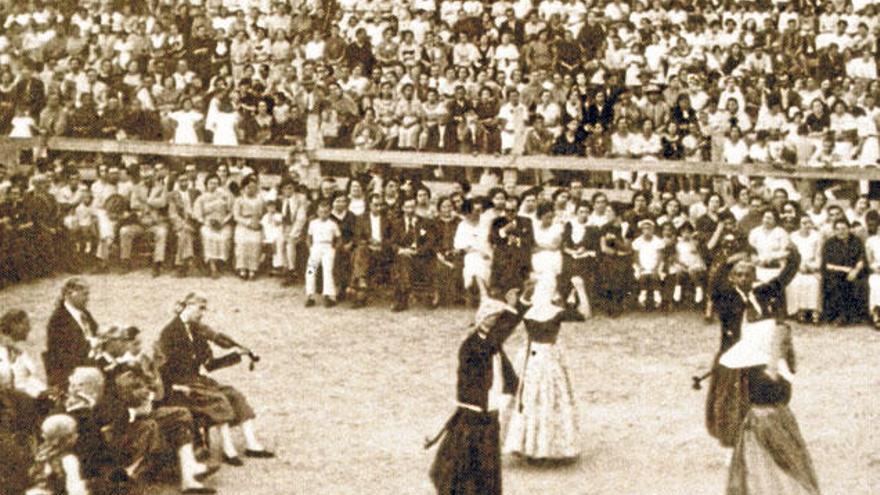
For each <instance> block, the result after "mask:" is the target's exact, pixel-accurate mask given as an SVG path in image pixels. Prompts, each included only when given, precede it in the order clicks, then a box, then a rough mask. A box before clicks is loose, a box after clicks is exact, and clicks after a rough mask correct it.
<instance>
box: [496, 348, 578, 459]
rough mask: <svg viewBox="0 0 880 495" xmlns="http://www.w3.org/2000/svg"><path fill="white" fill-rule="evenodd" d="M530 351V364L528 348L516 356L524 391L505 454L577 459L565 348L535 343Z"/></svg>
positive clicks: (516, 404) (509, 427)
mask: <svg viewBox="0 0 880 495" xmlns="http://www.w3.org/2000/svg"><path fill="white" fill-rule="evenodd" d="M528 352H529V356H528V363H526V362H525V357H526V349H523V350H521V351H520V352H519V355H518V357H517V362H518V363H519V367H518V370H519V371H520V377H521V378H520V379H521V380H522V384H521V391H520V394H519V395H518V396H517V397H516V399H515V400H514V401H513V404H512V406H511V407H512V408H513V411H512V412H511V414H510V421H509V423H508V425H507V434H506V435H505V440H504V448H503V451H504V453H506V454H511V453H515V454H521V455H523V456H525V457H528V458H532V459H570V458H573V457H577V456H578V454H579V453H580V449H579V448H578V445H577V443H578V438H579V434H578V424H577V414H576V409H575V405H574V398H573V397H572V387H571V380H570V379H569V377H568V371H567V369H566V366H565V358H564V355H563V352H562V348H561V347H559V344H539V343H534V342H533V343H532V344H531V348H530V349H529V351H528ZM524 366H527V368H526V369H523V368H524Z"/></svg>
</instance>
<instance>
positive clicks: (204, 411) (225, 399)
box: [166, 376, 256, 426]
mask: <svg viewBox="0 0 880 495" xmlns="http://www.w3.org/2000/svg"><path fill="white" fill-rule="evenodd" d="M187 385H188V386H189V387H190V388H191V389H192V393H190V395H189V396H186V395H184V394H181V393H179V392H174V393H172V394H170V397H169V399H168V401H166V402H167V404H166V405H169V406H182V407H185V408H187V409H189V410H190V412H191V413H192V415H193V416H194V417H195V418H196V419H197V420H198V421H199V422H200V423H202V424H208V425H211V426H213V425H221V424H223V423H229V424H230V425H232V426H236V425H238V424H240V423H242V422H244V421H247V420H250V419H254V418H255V417H256V416H255V415H254V411H253V409H251V406H250V405H249V404H248V402H247V399H245V397H244V395H242V393H241V392H239V391H238V390H236V389H234V388H233V387H230V386H229V385H221V384H219V383H217V382H216V381H214V380H213V379H211V378H208V377H206V376H200V377H198V379H197V381H195V382H193V383H188V384H187Z"/></svg>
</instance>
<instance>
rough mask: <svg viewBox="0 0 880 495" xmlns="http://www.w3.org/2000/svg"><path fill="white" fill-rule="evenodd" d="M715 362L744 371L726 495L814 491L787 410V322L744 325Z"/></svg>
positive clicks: (811, 494)
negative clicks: (744, 403)
mask: <svg viewBox="0 0 880 495" xmlns="http://www.w3.org/2000/svg"><path fill="white" fill-rule="evenodd" d="M719 364H720V365H721V366H722V367H723V368H724V369H730V370H738V371H740V372H742V373H744V374H745V375H746V376H748V384H749V385H748V398H749V404H750V405H749V408H748V412H747V414H746V417H745V420H744V421H743V425H742V428H741V430H740V433H739V436H738V439H737V442H736V448H735V449H734V451H733V459H732V461H731V463H730V472H729V475H728V479H727V495H779V494H783V493H784V494H786V495H819V483H818V481H817V480H816V472H815V470H814V469H813V462H812V460H811V459H810V453H809V452H808V451H807V446H806V443H804V439H803V437H802V436H801V432H800V428H798V424H797V421H796V420H795V418H794V415H793V414H792V413H791V409H789V408H788V402H789V401H790V400H791V385H792V381H793V380H794V374H793V373H794V371H795V357H794V348H793V346H792V343H791V329H790V328H789V327H788V325H785V324H776V322H775V321H774V320H764V321H763V322H761V323H760V324H756V325H751V326H749V327H744V328H743V330H742V338H741V339H740V341H739V342H737V343H736V344H735V345H734V346H733V347H731V348H730V349H729V350H728V351H727V352H725V353H724V354H723V355H722V356H721V359H720V360H719Z"/></svg>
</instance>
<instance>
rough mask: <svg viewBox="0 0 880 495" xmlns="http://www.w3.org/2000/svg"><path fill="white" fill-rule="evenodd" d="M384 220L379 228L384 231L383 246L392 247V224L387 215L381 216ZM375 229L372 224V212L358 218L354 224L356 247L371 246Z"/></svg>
mask: <svg viewBox="0 0 880 495" xmlns="http://www.w3.org/2000/svg"><path fill="white" fill-rule="evenodd" d="M380 216H381V218H382V220H381V221H380V222H379V228H380V230H382V235H381V239H382V245H383V247H386V248H387V247H390V246H391V222H390V221H389V220H388V216H387V215H385V214H380ZM372 231H373V227H372V222H370V212H365V213H364V214H363V215H361V216H359V217H357V220H356V221H355V224H354V242H355V244H356V245H364V246H367V245H369V244H370V242H371V239H372V238H373V232H372Z"/></svg>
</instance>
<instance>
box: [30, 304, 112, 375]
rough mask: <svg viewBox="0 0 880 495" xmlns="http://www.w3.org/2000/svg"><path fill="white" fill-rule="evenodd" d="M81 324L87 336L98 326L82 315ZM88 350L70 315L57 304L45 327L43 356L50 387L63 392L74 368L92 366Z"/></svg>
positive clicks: (79, 330) (85, 315)
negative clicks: (83, 325) (57, 388)
mask: <svg viewBox="0 0 880 495" xmlns="http://www.w3.org/2000/svg"><path fill="white" fill-rule="evenodd" d="M83 320H84V323H85V325H87V326H88V327H89V328H88V329H87V330H88V332H89V333H90V334H91V335H94V334H95V332H96V331H97V330H98V324H97V323H96V322H95V319H94V318H92V315H91V313H89V312H88V311H83ZM90 351H91V346H90V345H89V342H88V340H87V339H86V334H85V333H84V332H83V329H82V328H80V326H79V323H77V322H76V319H74V317H73V315H71V314H70V312H69V311H68V310H67V308H65V307H64V304H63V303H61V304H59V305H58V306H56V308H55V311H54V312H53V313H52V316H50V317H49V324H48V325H47V327H46V352H45V353H44V354H43V358H44V363H43V364H44V366H45V368H46V381H47V382H48V384H49V386H50V387H59V388H62V389H66V388H67V379H68V378H69V377H70V374H71V373H72V372H73V370H74V368H76V367H78V366H94V364H95V363H94V361H93V360H92V359H91V358H90V357H89V352H90Z"/></svg>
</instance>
